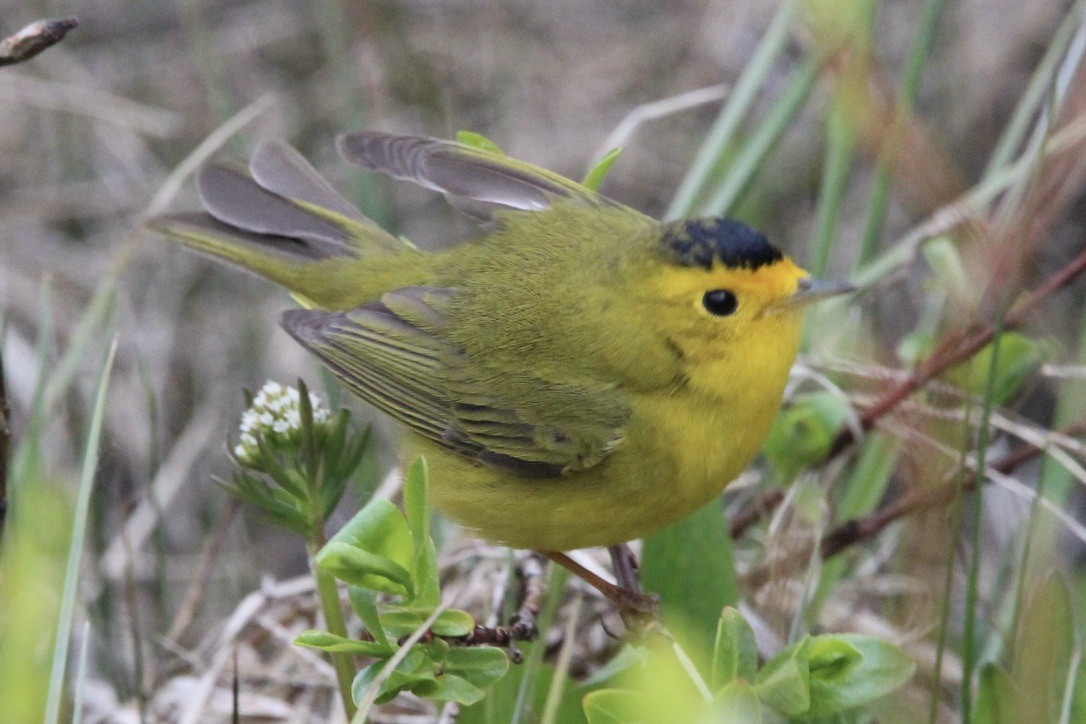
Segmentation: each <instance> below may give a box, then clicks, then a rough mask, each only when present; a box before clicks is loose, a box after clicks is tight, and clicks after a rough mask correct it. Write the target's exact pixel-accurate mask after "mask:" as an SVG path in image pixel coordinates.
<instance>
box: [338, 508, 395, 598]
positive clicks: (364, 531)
mask: <svg viewBox="0 0 1086 724" xmlns="http://www.w3.org/2000/svg"><path fill="white" fill-rule="evenodd" d="M340 545H345V546H347V547H350V548H354V549H356V550H360V551H364V552H366V553H369V554H372V555H375V556H377V558H378V559H383V560H385V561H388V562H391V563H393V564H394V567H387V566H386V568H387V571H385V572H377V571H374V572H373V573H376V574H377V575H380V576H384V577H385V578H391V580H393V581H395V582H396V583H398V584H399V587H398V588H390V586H389V585H388V584H387V583H381V582H380V581H379V580H378V579H377V578H373V577H365V576H363V577H359V576H355V578H354V579H348V578H343V580H345V581H347V582H348V583H354V584H355V585H358V586H362V587H363V588H373V589H375V590H378V591H383V592H385V593H397V594H400V595H413V594H414V590H415V586H414V582H413V580H412V577H411V574H410V573H409V571H411V570H412V569H413V568H414V544H413V542H412V538H411V531H410V530H409V529H408V527H407V521H405V520H404V516H403V513H401V512H400V510H399V509H398V508H397V507H396V506H395V505H393V504H392V503H390V502H389V501H387V500H373V501H370V503H369V504H368V505H366V506H365V507H364V508H362V510H360V511H358V512H357V513H355V515H354V517H353V518H351V519H350V520H349V521H348V522H347V524H346V525H344V526H343V527H342V528H341V529H340V530H339V531H338V532H337V533H336V534H335V535H334V536H332V538H331V539H330V540H329V541H328V543H327V544H326V545H325V546H324V549H322V550H321V552H320V553H318V554H317V563H318V564H320V563H321V561H322V559H323V557H325V556H326V555H327V554H326V553H325V551H326V550H328V549H329V547H330V546H340ZM336 550H340V549H339V548H338V547H337V548H336ZM360 560H361V558H360ZM370 560H376V559H370ZM401 571H402V574H406V575H407V582H406V584H405V583H404V582H403V580H401V579H402V574H401V573H400V572H401ZM369 572H370V571H366V572H365V573H369ZM333 574H334V572H333ZM393 574H395V575H393ZM334 575H335V574H334ZM396 576H401V578H397V577H396ZM337 577H340V578H342V577H341V576H338V575H337Z"/></svg>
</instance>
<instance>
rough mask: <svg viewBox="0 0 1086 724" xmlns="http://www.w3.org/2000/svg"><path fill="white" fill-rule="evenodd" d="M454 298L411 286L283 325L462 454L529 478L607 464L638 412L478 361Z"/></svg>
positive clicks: (602, 396) (366, 392) (365, 390)
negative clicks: (462, 345) (461, 337)
mask: <svg viewBox="0 0 1086 724" xmlns="http://www.w3.org/2000/svg"><path fill="white" fill-rule="evenodd" d="M454 294H455V291H454V290H450V289H443V288H437V287H422V286H419V287H405V288H402V289H397V290H394V291H391V292H388V293H386V294H385V295H383V296H382V297H381V299H380V300H379V301H377V302H372V303H370V304H367V305H365V306H362V307H359V308H357V309H354V310H352V311H349V312H326V311H323V310H317V309H293V310H290V311H287V312H285V313H284V314H283V316H282V317H281V319H280V323H281V324H282V325H283V327H284V329H286V330H287V332H289V333H290V334H291V335H292V336H293V337H294V338H295V339H297V340H298V341H299V342H301V343H302V345H304V346H305V347H306V348H307V349H309V350H310V351H311V352H313V353H314V354H316V355H317V356H318V357H319V358H320V359H321V361H323V362H324V363H325V364H326V365H327V366H328V367H329V368H330V369H331V370H332V372H334V373H335V374H336V376H337V377H339V378H340V379H341V380H342V381H343V382H344V383H345V384H346V385H347V386H348V387H349V388H350V389H351V391H352V392H354V393H355V394H356V395H357V396H358V397H360V398H361V399H363V400H364V401H366V402H368V403H369V404H371V405H373V406H374V407H376V408H377V409H379V410H381V411H382V412H385V413H387V414H389V415H391V416H392V417H394V418H395V419H397V420H398V421H399V422H401V423H402V424H404V425H406V426H408V427H409V428H410V429H411V430H413V431H414V432H416V433H418V434H419V435H422V436H423V437H426V438H428V439H429V440H431V441H433V442H435V443H437V444H438V445H441V446H443V447H446V448H448V449H450V450H453V451H455V452H457V453H459V454H461V455H464V456H466V457H469V458H473V459H476V460H478V461H479V462H481V463H483V464H485V465H488V466H491V467H494V468H497V469H501V470H505V471H509V472H512V473H515V474H518V475H522V476H525V477H553V476H556V475H561V474H563V473H567V472H572V471H576V470H583V469H585V468H589V467H592V466H593V465H596V464H597V463H599V462H600V461H602V460H603V459H604V458H605V457H606V456H607V455H608V453H610V452H611V450H612V449H614V447H615V446H616V445H617V444H618V443H619V442H621V440H622V431H623V427H624V425H625V423H626V420H627V419H628V417H629V409H628V407H627V406H626V405H625V404H624V402H623V399H622V396H621V394H620V393H619V392H618V391H617V390H616V389H615V388H614V387H613V386H610V385H606V384H603V383H599V382H561V383H559V382H552V381H547V380H543V379H541V378H538V377H536V376H535V375H531V374H510V373H508V372H507V371H503V370H498V369H493V368H488V367H487V366H486V365H483V364H479V363H477V362H475V361H473V360H470V359H468V357H467V356H466V355H465V354H464V353H463V351H462V350H461V349H459V347H458V346H457V345H456V344H455V343H453V342H452V341H451V340H450V339H449V336H448V334H447V317H446V310H447V308H448V305H449V302H450V300H451V299H452V297H453V295H454Z"/></svg>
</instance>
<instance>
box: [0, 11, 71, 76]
mask: <svg viewBox="0 0 1086 724" xmlns="http://www.w3.org/2000/svg"><path fill="white" fill-rule="evenodd" d="M78 25H79V21H78V20H76V19H75V18H47V19H45V20H35V21H34V22H32V23H30V25H27V26H26V27H24V28H23V29H22V30H20V31H19V32H17V33H15V34H14V35H9V36H8V37H6V38H4V39H3V40H0V66H4V65H14V64H15V63H22V62H23V61H27V60H30V59H31V58H33V57H34V56H35V55H37V54H38V53H40V52H42V51H43V50H47V49H49V48H51V47H53V46H54V45H56V44H57V43H59V42H60V41H62V40H64V36H65V35H67V34H68V31H70V30H72V29H73V28H75V27H76V26H78Z"/></svg>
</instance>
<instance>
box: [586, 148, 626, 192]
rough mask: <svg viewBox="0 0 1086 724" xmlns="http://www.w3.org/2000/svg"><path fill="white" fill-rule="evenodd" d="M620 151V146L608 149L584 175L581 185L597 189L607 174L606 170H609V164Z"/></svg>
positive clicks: (616, 158)
mask: <svg viewBox="0 0 1086 724" xmlns="http://www.w3.org/2000/svg"><path fill="white" fill-rule="evenodd" d="M621 153H622V149H621V148H612V149H611V150H610V151H608V152H607V155H606V156H604V157H603V158H601V159H600V160H599V161H597V162H596V165H595V166H593V167H592V169H591V170H590V171H589V172H588V173H587V174H586V175H585V177H584V181H582V182H581V185H582V186H584V187H586V188H590V189H592V190H593V191H599V190H600V185H601V184H602V183H603V179H604V177H606V176H607V172H608V171H610V170H611V165H612V164H614V162H615V161H617V160H618V157H619V154H621Z"/></svg>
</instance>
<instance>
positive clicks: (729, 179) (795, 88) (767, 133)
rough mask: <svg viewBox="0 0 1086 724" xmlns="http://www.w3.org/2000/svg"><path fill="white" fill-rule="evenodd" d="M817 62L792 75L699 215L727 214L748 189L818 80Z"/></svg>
mask: <svg viewBox="0 0 1086 724" xmlns="http://www.w3.org/2000/svg"><path fill="white" fill-rule="evenodd" d="M820 66H821V63H820V61H819V60H818V59H817V58H814V57H808V58H805V59H804V60H803V61H801V62H800V64H799V66H798V67H797V68H796V69H795V71H794V72H793V73H792V77H791V78H789V80H788V84H787V85H786V86H785V89H784V92H783V93H781V96H780V98H778V99H777V102H776V104H774V106H773V108H772V109H771V110H770V112H769V114H768V115H767V116H766V117H765V118H764V119H762V121H761V123H759V124H758V128H757V129H756V130H755V131H754V133H753V134H751V136H750V138H748V139H747V140H746V143H745V144H744V145H743V148H742V149H741V150H740V151H739V153H738V155H737V156H736V157H735V162H734V163H733V164H732V165H731V167H730V168H729V169H728V173H727V175H726V176H725V177H724V181H723V183H721V185H720V188H718V189H717V190H716V191H715V192H714V193H713V194H712V196H711V197H710V198H709V201H708V202H706V204H705V205H704V207H702V209H701V213H707V214H723V215H726V214H728V213H729V212H730V211H731V210H732V209H733V208H734V207H735V205H736V203H738V202H739V200H740V199H741V198H742V197H743V194H744V193H745V192H746V190H747V189H748V188H749V187H750V183H751V181H753V180H754V176H755V175H756V174H757V172H758V169H759V168H761V166H762V163H763V162H764V161H765V159H766V156H768V155H769V152H770V151H771V150H772V149H773V147H774V146H776V145H777V142H778V141H779V140H780V138H781V136H782V135H784V132H785V131H786V130H788V126H789V125H790V124H791V123H792V121H793V120H794V119H795V117H796V115H797V114H798V113H799V111H800V109H801V108H803V104H804V103H806V102H807V98H808V97H809V96H810V94H811V89H812V88H814V83H815V80H816V79H817V78H818V71H819V68H820Z"/></svg>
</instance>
